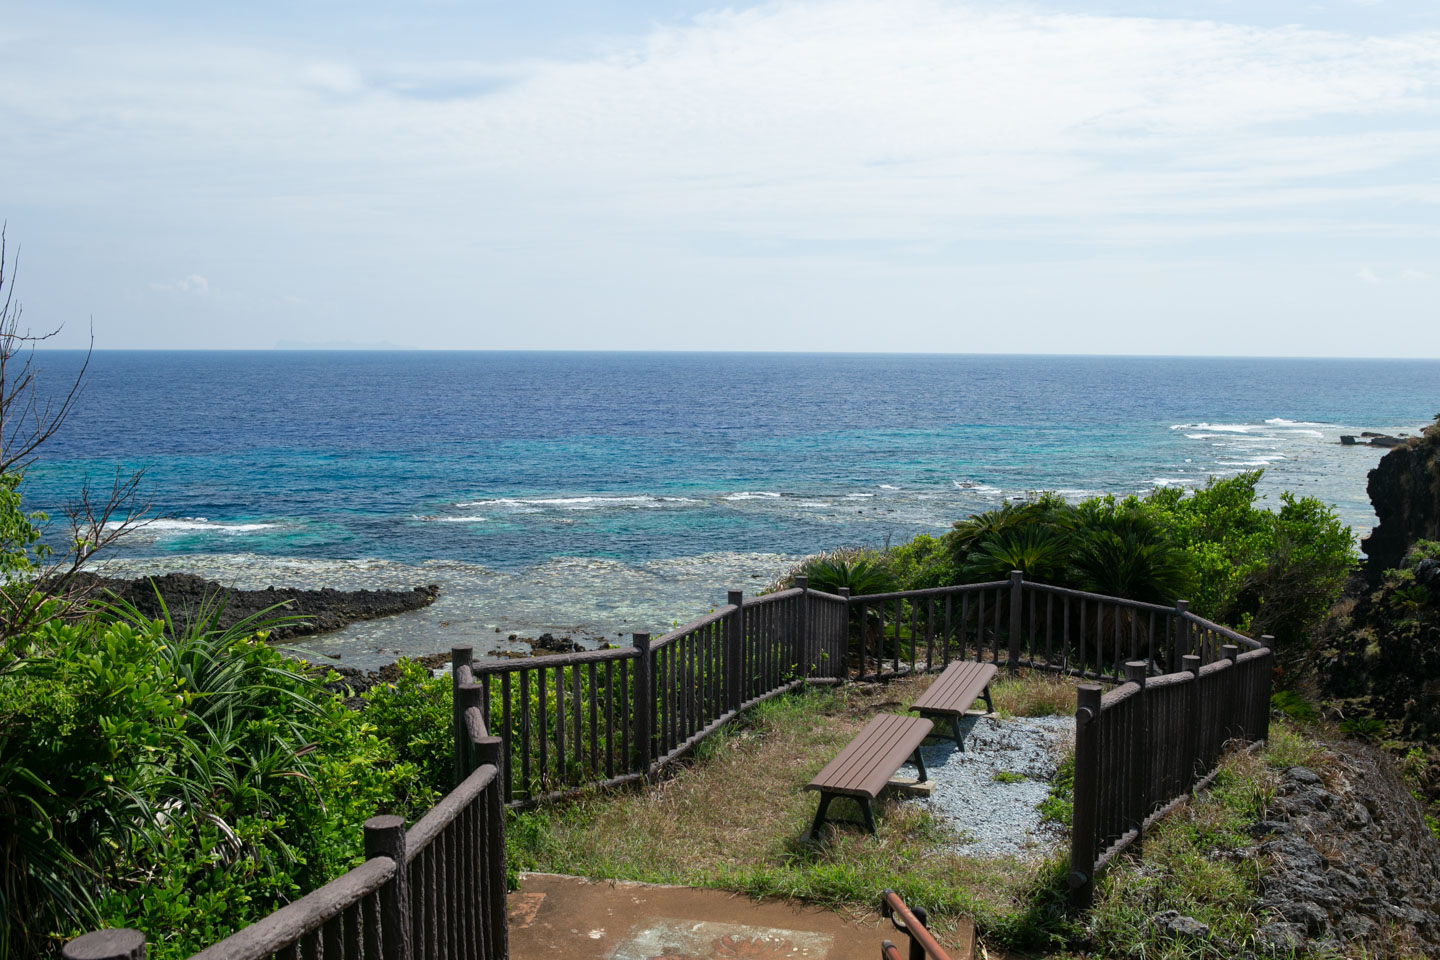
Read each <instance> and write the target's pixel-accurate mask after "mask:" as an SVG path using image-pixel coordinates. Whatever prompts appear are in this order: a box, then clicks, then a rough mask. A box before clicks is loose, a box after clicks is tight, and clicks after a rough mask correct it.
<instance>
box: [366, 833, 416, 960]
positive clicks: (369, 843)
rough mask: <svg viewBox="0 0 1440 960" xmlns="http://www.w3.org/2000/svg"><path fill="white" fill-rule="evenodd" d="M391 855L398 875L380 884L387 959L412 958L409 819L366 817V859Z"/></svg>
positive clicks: (381, 919) (383, 941)
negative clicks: (407, 855)
mask: <svg viewBox="0 0 1440 960" xmlns="http://www.w3.org/2000/svg"><path fill="white" fill-rule="evenodd" d="M376 857H389V858H390V859H391V860H393V861H395V876H393V877H391V878H390V882H389V883H387V884H385V885H384V886H383V887H381V888H380V935H381V941H382V943H383V945H384V949H383V950H382V951H381V952H382V953H383V954H384V956H385V960H410V868H409V865H408V864H407V863H406V862H405V820H404V818H403V817H397V816H394V815H391V814H386V815H384V816H379V817H371V818H370V819H369V820H366V821H365V859H367V860H373V859H375V858H376Z"/></svg>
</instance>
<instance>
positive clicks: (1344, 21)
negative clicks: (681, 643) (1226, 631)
mask: <svg viewBox="0 0 1440 960" xmlns="http://www.w3.org/2000/svg"><path fill="white" fill-rule="evenodd" d="M122 8H123V9H122ZM0 219H3V220H5V221H6V223H7V227H6V232H7V240H8V248H9V254H10V256H11V257H12V258H13V257H14V255H15V253H16V251H17V249H18V251H19V264H18V270H17V269H16V268H15V267H14V265H13V264H11V269H10V270H9V271H7V280H8V279H14V280H16V281H17V286H16V296H17V297H18V298H19V299H20V300H21V301H23V303H24V308H25V313H24V322H25V323H26V324H27V325H28V326H29V327H30V328H32V329H33V330H36V331H37V332H38V331H39V330H48V329H51V328H55V327H63V329H62V331H61V333H60V334H59V335H58V336H57V337H56V338H55V339H54V340H53V341H52V343H53V344H55V345H58V346H84V345H85V344H86V343H88V342H89V338H90V333H91V331H92V330H93V335H94V343H95V346H96V347H98V348H102V349H112V348H117V349H118V348H145V349H164V348H173V349H182V348H183V349H192V348H206V349H218V348H225V349H230V348H243V349H271V348H275V347H277V346H279V347H287V346H288V347H296V346H298V347H334V346H360V347H365V346H392V347H406V348H420V349H575V350H591V349H596V350H608V349H619V350H805V351H827V350H839V351H847V352H849V351H897V352H943V353H1049V354H1055V353H1100V354H1165V355H1191V354H1193V355H1210V356H1214V355H1245V356H1381V357H1385V356H1415V357H1440V4H1436V3H1434V2H1433V0H1411V2H1407V0H1331V2H1325V3H1308V2H1293V0H1266V2H1261V3H1257V2H1253V0H1233V2H1226V0H1171V2H1163V3H1162V2H1143V0H1108V2H1107V0H1093V2H1073V3H1059V2H1052V3H1024V4H1022V3H1011V2H999V0H781V2H770V3H760V4H745V3H737V4H733V5H729V6H717V5H715V4H713V3H706V2H691V0H677V2H673V3H660V2H654V0H634V2H628V3H626V2H614V0H610V2H606V0H590V2H583V0H559V2H547V0H532V2H527V3H514V2H503V3H502V2H498V0H497V2H490V0H485V2H465V0H409V2H406V3H382V2H378V0H349V2H340V0H289V2H280V0H255V2H250V3H246V4H224V5H221V4H209V3H194V2H193V0H185V2H180V0H174V2H172V0H130V2H127V3H125V4H117V3H114V2H113V0H109V2H96V0H45V2H43V3H37V2H30V0H10V2H9V3H7V4H6V14H5V16H4V17H3V18H0Z"/></svg>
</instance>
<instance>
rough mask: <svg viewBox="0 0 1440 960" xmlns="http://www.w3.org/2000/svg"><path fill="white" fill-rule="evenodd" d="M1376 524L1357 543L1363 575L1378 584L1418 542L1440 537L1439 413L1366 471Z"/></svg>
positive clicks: (1372, 583) (1373, 584)
mask: <svg viewBox="0 0 1440 960" xmlns="http://www.w3.org/2000/svg"><path fill="white" fill-rule="evenodd" d="M1366 490H1367V491H1368V492H1369V494H1370V503H1371V504H1372V505H1374V507H1375V515H1376V516H1377V517H1378V518H1379V519H1380V523H1379V525H1377V526H1376V527H1375V529H1374V530H1373V531H1371V533H1370V536H1368V537H1366V538H1365V539H1364V540H1363V541H1361V544H1360V547H1361V549H1362V550H1364V551H1365V557H1366V560H1365V579H1366V580H1367V581H1368V582H1369V584H1370V586H1371V587H1376V586H1379V584H1380V581H1381V578H1382V577H1383V576H1384V573H1385V571H1386V570H1391V569H1394V568H1395V567H1398V566H1400V562H1401V560H1403V559H1404V557H1405V552H1406V551H1407V550H1409V548H1410V546H1411V544H1413V543H1414V542H1415V541H1416V540H1440V417H1436V419H1435V423H1433V424H1431V425H1430V426H1429V427H1426V428H1425V430H1424V432H1423V435H1422V436H1421V437H1420V438H1418V439H1412V440H1410V441H1409V442H1408V443H1406V444H1405V445H1404V446H1401V447H1396V448H1395V449H1393V450H1391V451H1390V452H1389V453H1387V454H1385V456H1384V457H1382V458H1381V459H1380V463H1379V465H1378V466H1376V467H1375V469H1374V470H1371V471H1370V482H1369V484H1368V485H1367V487H1366Z"/></svg>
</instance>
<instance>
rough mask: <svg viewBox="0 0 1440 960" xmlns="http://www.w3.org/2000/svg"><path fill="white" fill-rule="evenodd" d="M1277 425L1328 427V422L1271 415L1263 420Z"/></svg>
mask: <svg viewBox="0 0 1440 960" xmlns="http://www.w3.org/2000/svg"><path fill="white" fill-rule="evenodd" d="M1265 422H1266V423H1268V424H1271V425H1273V426H1277V427H1328V426H1330V424H1328V423H1320V422H1317V421H1315V420H1286V419H1285V418H1284V417H1271V418H1270V419H1269V420H1266V421H1265Z"/></svg>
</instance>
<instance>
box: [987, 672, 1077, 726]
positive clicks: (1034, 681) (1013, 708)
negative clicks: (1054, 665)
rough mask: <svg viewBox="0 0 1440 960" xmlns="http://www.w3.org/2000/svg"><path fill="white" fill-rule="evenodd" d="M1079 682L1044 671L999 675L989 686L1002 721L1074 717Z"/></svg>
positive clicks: (996, 710)
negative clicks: (1017, 718)
mask: <svg viewBox="0 0 1440 960" xmlns="http://www.w3.org/2000/svg"><path fill="white" fill-rule="evenodd" d="M1077 684H1078V681H1076V680H1074V679H1071V678H1069V677H1064V676H1061V675H1059V674H1055V673H1048V672H1046V671H1043V670H1017V671H1016V672H1015V674H1014V675H1013V676H1011V675H1009V674H1007V673H1004V672H1002V673H1000V674H997V675H996V677H995V680H994V681H993V682H992V683H991V684H990V696H991V698H992V699H993V700H994V701H995V712H996V713H998V714H999V715H1000V716H1002V717H1062V716H1074V714H1075V700H1076V694H1075V688H1076V686H1077Z"/></svg>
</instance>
